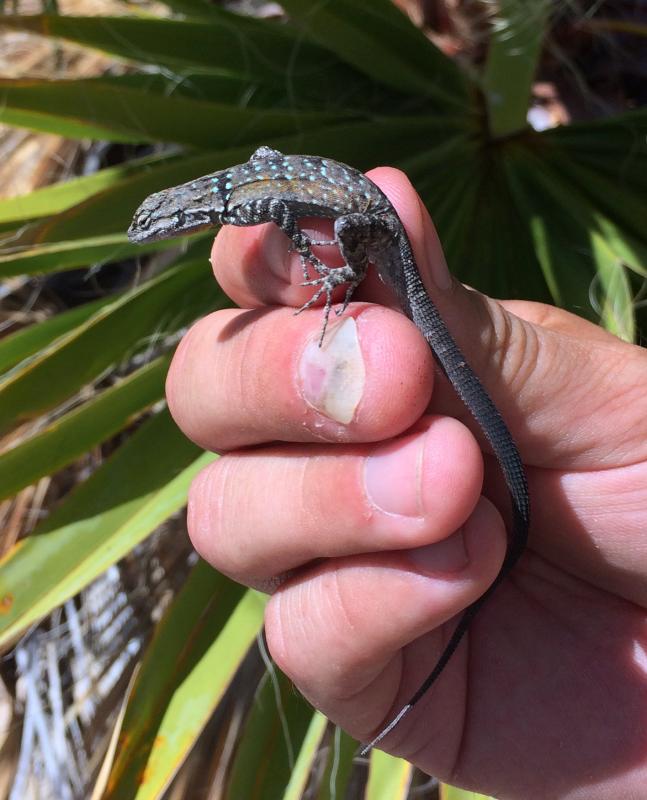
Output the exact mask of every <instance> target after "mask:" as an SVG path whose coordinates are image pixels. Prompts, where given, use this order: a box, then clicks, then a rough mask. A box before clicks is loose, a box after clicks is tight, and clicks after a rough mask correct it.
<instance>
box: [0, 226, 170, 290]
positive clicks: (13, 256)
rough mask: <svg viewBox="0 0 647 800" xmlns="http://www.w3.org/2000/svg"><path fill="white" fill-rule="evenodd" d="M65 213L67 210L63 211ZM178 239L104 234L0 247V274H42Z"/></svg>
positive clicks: (145, 250)
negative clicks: (132, 238)
mask: <svg viewBox="0 0 647 800" xmlns="http://www.w3.org/2000/svg"><path fill="white" fill-rule="evenodd" d="M62 213H65V212H62ZM175 244H177V242H173V241H172V240H166V241H163V242H147V243H146V244H143V245H136V244H131V243H130V242H129V241H128V240H127V239H126V234H125V233H109V234H107V235H105V236H78V237H75V238H73V239H68V240H66V241H63V242H51V243H50V242H46V243H44V244H36V245H27V246H18V247H15V248H12V247H9V248H7V249H5V251H4V253H3V251H2V250H0V278H9V277H11V276H13V275H42V274H46V273H49V272H64V271H65V270H68V269H77V268H78V267H85V266H87V265H88V264H97V263H100V264H108V263H110V262H114V261H123V260H124V259H125V258H133V257H134V256H136V255H139V254H142V255H143V254H144V253H150V252H154V251H157V250H168V249H169V248H171V247H173V246H174V245H175Z"/></svg>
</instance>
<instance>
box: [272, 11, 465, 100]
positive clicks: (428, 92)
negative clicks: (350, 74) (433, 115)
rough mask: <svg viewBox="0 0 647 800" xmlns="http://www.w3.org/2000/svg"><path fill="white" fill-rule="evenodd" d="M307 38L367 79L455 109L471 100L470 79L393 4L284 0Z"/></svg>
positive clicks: (290, 13) (289, 12)
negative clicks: (326, 49)
mask: <svg viewBox="0 0 647 800" xmlns="http://www.w3.org/2000/svg"><path fill="white" fill-rule="evenodd" d="M282 5H283V7H284V8H285V9H286V11H287V12H288V14H289V15H290V17H291V18H292V19H293V20H295V21H296V22H298V23H299V25H300V28H301V30H303V31H304V32H305V35H306V36H307V37H308V38H309V39H312V40H314V41H316V42H317V43H318V44H320V45H321V46H322V47H327V48H330V49H331V50H334V52H335V53H336V54H337V56H338V57H339V58H340V59H341V60H342V61H346V62H347V63H349V64H352V66H353V67H355V68H356V69H358V70H360V71H361V72H364V73H365V74H367V75H369V76H370V77H371V78H372V79H373V80H375V81H377V82H379V83H383V84H385V85H387V86H391V87H393V88H395V89H398V90H400V91H402V92H406V93H411V94H414V95H417V96H420V97H430V98H433V99H434V100H436V101H437V102H438V103H439V104H441V105H442V107H444V108H445V109H446V108H451V109H456V108H457V107H458V108H460V107H463V106H464V105H466V103H467V101H468V94H467V87H468V81H467V79H466V78H465V76H464V73H462V72H461V70H460V69H459V68H458V67H457V65H456V64H455V63H454V62H453V61H451V60H450V59H448V58H447V57H446V56H445V55H443V54H442V53H441V52H440V51H439V50H438V49H437V48H436V47H435V46H434V45H433V44H432V43H431V42H430V41H429V39H427V38H426V37H425V36H424V34H423V33H422V32H421V31H420V29H419V28H417V27H416V26H415V25H414V24H413V23H412V22H411V21H410V20H409V19H408V18H407V17H406V16H405V15H404V14H403V13H402V12H401V11H400V10H399V9H398V8H396V6H395V5H394V4H393V3H392V2H390V1H389V0H327V2H324V3H321V2H320V3H312V2H307V1H306V0H285V1H284V2H283V3H282Z"/></svg>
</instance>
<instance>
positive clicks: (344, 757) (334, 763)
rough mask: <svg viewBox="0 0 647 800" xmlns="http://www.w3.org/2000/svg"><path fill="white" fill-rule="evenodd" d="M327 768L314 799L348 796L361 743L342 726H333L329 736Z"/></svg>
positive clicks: (334, 799) (327, 799) (330, 799)
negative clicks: (350, 780)
mask: <svg viewBox="0 0 647 800" xmlns="http://www.w3.org/2000/svg"><path fill="white" fill-rule="evenodd" d="M327 751H328V753H327V759H326V768H325V770H324V771H323V775H322V776H321V781H320V784H319V789H318V791H317V792H316V793H314V792H313V795H312V797H313V800H337V798H339V797H345V796H347V792H348V785H349V779H350V776H351V772H352V770H353V766H354V762H355V759H356V758H357V755H358V753H359V744H358V743H357V742H356V741H355V739H353V738H352V737H351V736H349V735H348V734H347V733H346V732H345V731H343V730H342V729H341V728H337V727H333V728H332V730H329V731H328V736H327Z"/></svg>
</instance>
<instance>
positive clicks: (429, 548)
mask: <svg viewBox="0 0 647 800" xmlns="http://www.w3.org/2000/svg"><path fill="white" fill-rule="evenodd" d="M407 556H408V558H410V559H411V561H413V563H414V565H415V566H416V567H418V568H422V569H423V570H424V571H425V572H460V571H461V570H463V569H465V567H466V566H467V565H468V563H469V557H468V555H467V550H466V549H465V539H464V537H463V531H462V530H459V531H457V532H456V533H453V534H452V535H451V536H448V537H447V538H446V539H443V540H442V541H440V542H434V543H433V544H427V545H425V546H424V547H416V548H415V549H414V550H409V552H408V553H407Z"/></svg>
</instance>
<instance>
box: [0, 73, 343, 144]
mask: <svg viewBox="0 0 647 800" xmlns="http://www.w3.org/2000/svg"><path fill="white" fill-rule="evenodd" d="M0 109H1V111H0V120H1V121H2V122H3V123H4V124H6V125H14V126H18V127H24V128H30V129H32V130H38V131H45V132H47V133H56V134H59V135H60V136H67V137H69V138H76V139H80V138H84V137H87V138H93V139H105V140H107V141H115V142H155V141H162V142H175V143H177V144H183V145H187V146H191V147H198V148H203V149H208V150H212V149H214V148H218V147H226V146H228V145H229V144H230V143H231V142H234V141H235V142H239V143H244V142H256V141H258V140H261V139H267V138H269V137H272V136H281V135H286V134H290V133H296V132H299V131H303V130H308V129H309V128H320V127H322V126H323V125H331V124H333V123H336V122H338V121H340V120H341V119H342V118H343V116H349V114H348V112H345V114H344V115H342V113H339V112H337V113H327V112H323V111H299V112H298V113H295V112H294V111H293V110H290V109H287V110H285V111H283V110H275V109H272V108H269V109H268V108H258V109H257V108H244V107H240V106H235V105H231V104H226V103H217V102H213V101H211V102H208V101H202V100H197V99H194V98H189V97H184V96H182V95H181V94H173V95H171V96H167V97H165V96H163V95H161V94H157V93H156V92H150V91H145V90H143V89H137V88H133V87H130V86H125V85H115V84H114V83H112V82H110V81H106V82H100V81H98V80H95V81H94V83H93V85H92V87H91V89H90V88H89V87H88V86H87V84H86V82H85V81H78V82H77V81H73V80H63V81H37V80H8V79H5V80H0ZM189 119H190V120H191V124H190V125H187V120H189Z"/></svg>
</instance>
